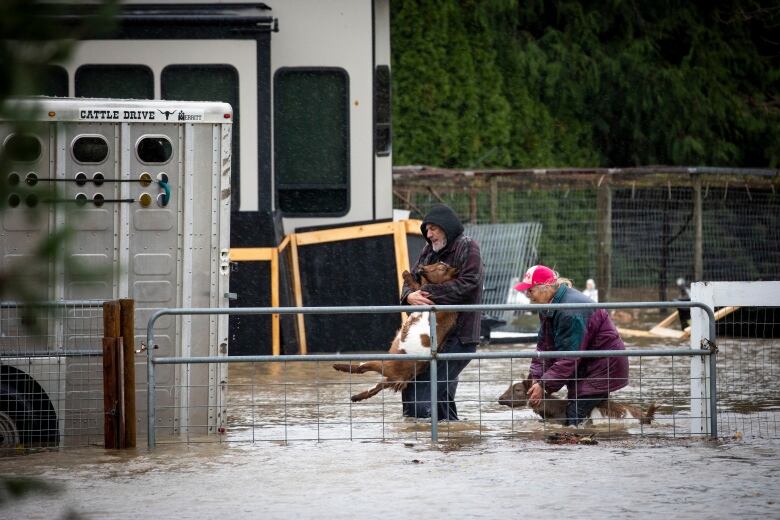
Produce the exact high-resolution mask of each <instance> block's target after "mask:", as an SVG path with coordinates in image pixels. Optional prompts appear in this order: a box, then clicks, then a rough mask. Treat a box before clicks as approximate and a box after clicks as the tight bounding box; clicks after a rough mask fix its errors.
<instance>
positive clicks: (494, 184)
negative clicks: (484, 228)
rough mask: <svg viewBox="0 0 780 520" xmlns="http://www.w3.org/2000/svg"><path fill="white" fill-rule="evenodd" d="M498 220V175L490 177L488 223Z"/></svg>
mask: <svg viewBox="0 0 780 520" xmlns="http://www.w3.org/2000/svg"><path fill="white" fill-rule="evenodd" d="M496 222H498V177H491V178H490V223H491V224H495V223H496Z"/></svg>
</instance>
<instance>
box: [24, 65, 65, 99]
mask: <svg viewBox="0 0 780 520" xmlns="http://www.w3.org/2000/svg"><path fill="white" fill-rule="evenodd" d="M25 94H27V95H30V96H52V97H68V71H66V70H65V69H64V68H62V67H60V66H59V65H44V66H43V67H42V68H41V69H40V74H39V76H38V82H37V83H36V84H35V85H32V89H31V90H30V91H29V92H25Z"/></svg>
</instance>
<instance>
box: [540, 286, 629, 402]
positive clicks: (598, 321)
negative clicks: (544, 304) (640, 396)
mask: <svg viewBox="0 0 780 520" xmlns="http://www.w3.org/2000/svg"><path fill="white" fill-rule="evenodd" d="M551 303H593V301H592V300H591V299H590V298H588V297H587V296H585V295H584V294H582V293H581V292H579V291H577V290H576V289H572V288H569V287H566V286H561V287H559V288H558V291H557V292H556V293H555V296H554V297H553V299H552V302H551ZM539 321H540V327H539V339H538V342H537V344H536V350H538V351H541V352H547V351H576V350H625V348H626V347H625V345H624V344H623V340H622V339H620V335H619V334H618V331H617V329H616V328H615V325H614V324H613V323H612V320H611V319H610V318H609V314H608V313H607V311H606V310H604V309H566V310H558V309H556V310H551V311H541V312H539ZM531 378H532V379H534V380H541V381H542V383H543V385H544V389H545V392H556V391H558V390H560V389H561V387H563V385H566V387H567V389H568V391H569V395H568V398H569V399H576V398H577V397H584V396H588V395H594V394H605V393H609V392H614V391H615V390H618V389H620V388H623V387H624V386H626V385H627V384H628V358H626V357H600V358H572V357H570V358H537V359H533V360H532V361H531Z"/></svg>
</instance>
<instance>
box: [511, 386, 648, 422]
mask: <svg viewBox="0 0 780 520" xmlns="http://www.w3.org/2000/svg"><path fill="white" fill-rule="evenodd" d="M532 384H533V382H532V381H531V379H530V378H529V377H528V376H526V377H525V379H524V380H523V381H520V382H519V383H514V384H512V385H509V388H508V389H507V390H506V392H504V393H503V394H501V397H499V398H498V403H499V404H502V405H504V406H509V407H510V408H522V407H524V406H529V407H530V408H531V409H532V410H533V411H534V412H535V413H536V414H537V415H539V416H541V417H542V419H544V420H547V421H553V422H558V423H564V422H565V421H566V406H567V405H568V404H569V401H568V399H561V398H559V397H554V396H552V395H550V394H546V395H545V396H544V398H543V399H542V401H541V402H540V403H539V404H537V405H536V406H531V405H530V404H529V403H528V390H529V389H530V388H531V385H532ZM656 410H658V406H657V405H656V404H655V403H652V404H651V405H650V406H649V407H648V408H647V411H644V412H643V411H642V409H641V408H640V407H638V406H634V405H631V404H622V403H616V402H614V401H611V400H609V399H606V400H604V401H603V402H601V403H599V404H598V405H596V407H595V408H594V409H593V411H592V412H591V414H590V417H589V420H590V421H591V422H592V421H593V420H594V419H599V420H610V421H613V420H614V421H616V420H626V419H634V420H637V421H639V422H640V424H650V422H651V421H652V420H653V419H654V418H655V412H656Z"/></svg>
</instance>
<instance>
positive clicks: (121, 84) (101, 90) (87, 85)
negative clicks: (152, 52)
mask: <svg viewBox="0 0 780 520" xmlns="http://www.w3.org/2000/svg"><path fill="white" fill-rule="evenodd" d="M75 84H76V97H93V98H117V99H154V74H153V73H152V69H150V68H149V67H147V66H146V65H82V66H81V67H79V68H78V69H76V77H75Z"/></svg>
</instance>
